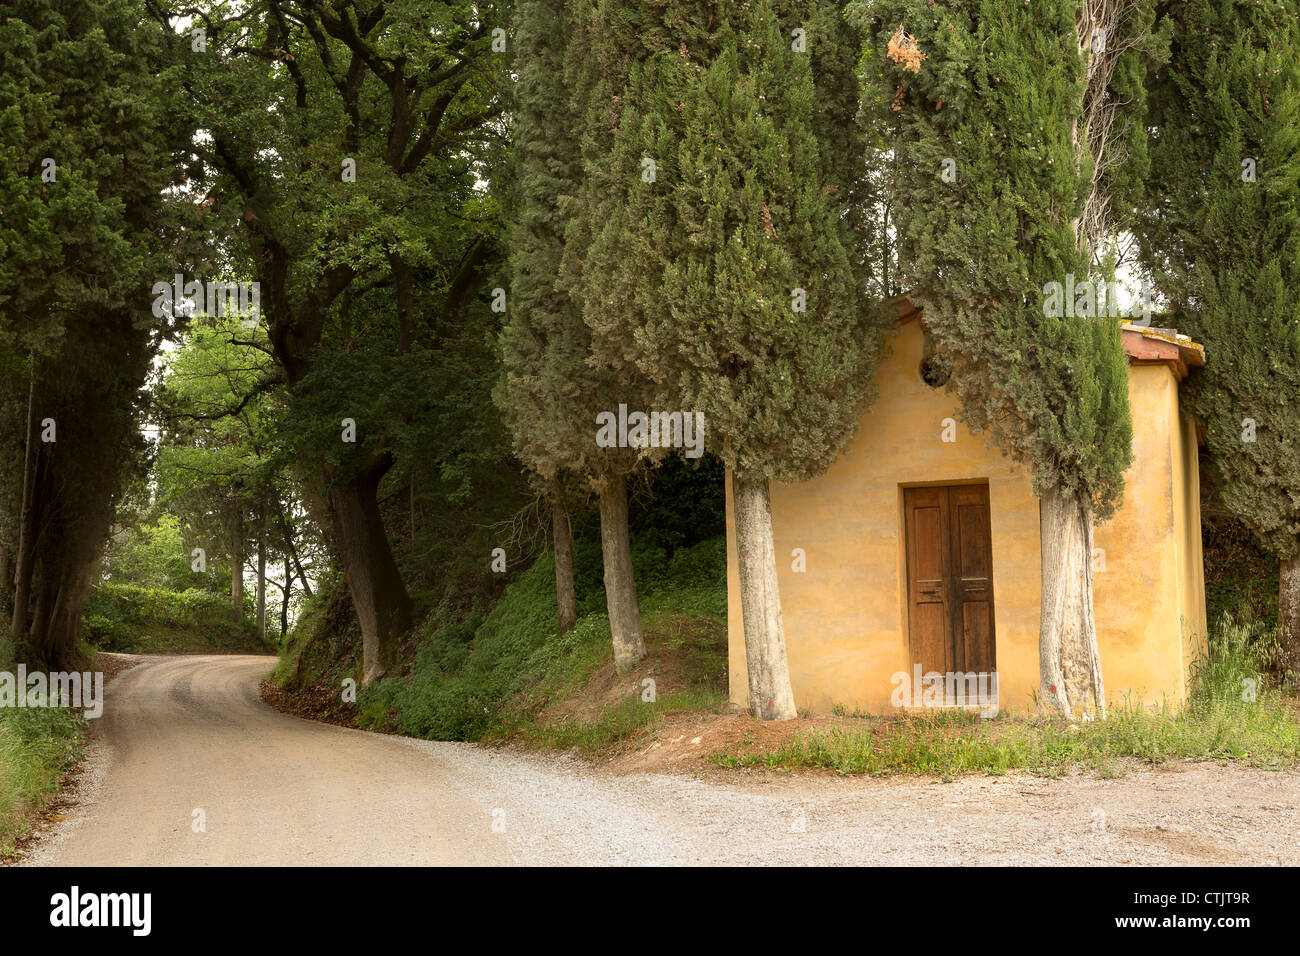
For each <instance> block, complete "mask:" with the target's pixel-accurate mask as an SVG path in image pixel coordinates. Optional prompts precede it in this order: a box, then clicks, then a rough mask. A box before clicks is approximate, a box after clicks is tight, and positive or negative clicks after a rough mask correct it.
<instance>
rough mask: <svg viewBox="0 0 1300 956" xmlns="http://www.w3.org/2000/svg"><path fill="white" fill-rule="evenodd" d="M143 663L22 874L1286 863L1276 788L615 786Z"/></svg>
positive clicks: (1291, 810) (1145, 774) (583, 767)
mask: <svg viewBox="0 0 1300 956" xmlns="http://www.w3.org/2000/svg"><path fill="white" fill-rule="evenodd" d="M141 661H142V663H140V664H139V665H138V666H136V667H133V668H132V669H130V670H128V671H126V672H124V673H123V674H121V676H119V677H118V678H117V679H116V680H114V681H113V682H112V683H111V684H110V685H109V687H108V689H107V693H106V705H105V710H104V715H103V717H102V718H100V719H99V720H98V721H96V722H95V723H96V726H95V727H94V730H93V733H92V746H91V750H90V754H89V757H88V761H87V772H86V773H85V774H84V775H83V780H82V783H81V785H80V787H79V791H78V794H77V805H76V806H75V807H74V809H73V810H72V811H70V816H69V818H68V819H67V820H66V821H64V822H63V823H62V824H61V825H59V826H58V827H57V829H56V830H55V832H54V834H53V835H52V836H51V838H50V839H49V840H48V841H47V842H46V843H45V844H44V845H43V846H41V847H40V848H39V849H38V850H37V851H36V852H35V853H33V855H32V856H31V857H30V858H29V860H28V863H30V864H56V865H59V864H63V865H164V864H165V865H209V864H229V865H239V866H258V865H277V864H308V865H312V864H315V865H326V864H336V865H343V866H363V865H370V864H471V865H472V864H481V865H494V864H551V863H561V864H564V863H568V864H634V865H637V864H695V863H720V864H742V865H754V864H773V863H785V864H790V863H793V864H845V863H848V864H852V863H857V864H864V863H865V864H871V863H889V864H900V863H901V864H908V863H911V864H918V863H919V864H1039V865H1043V864H1047V865H1051V864H1092V863H1097V864H1105V863H1130V864H1141V865H1152V864H1189V863H1196V864H1225V865H1235V866H1242V865H1246V866H1250V865H1266V866H1267V865H1277V864H1283V865H1295V864H1297V863H1300V812H1298V811H1297V809H1296V808H1297V806H1300V774H1297V773H1294V772H1289V771H1288V772H1268V771H1261V770H1254V769H1251V768H1246V767H1219V766H1216V765H1209V764H1198V765H1190V766H1185V767H1182V768H1173V769H1164V770H1159V769H1157V770H1151V769H1139V770H1136V771H1133V772H1130V773H1128V774H1126V775H1125V776H1123V777H1121V778H1118V779H1110V780H1103V779H1100V778H1097V777H1095V776H1093V775H1091V774H1073V775H1069V776H1066V777H1062V778H1058V779H1044V778H1039V777H1031V776H1027V775H1023V774H1008V775H1006V776H1003V777H966V778H962V779H959V780H957V781H955V782H953V783H947V784H943V783H938V782H936V781H932V780H918V779H915V778H904V779H887V780H876V779H865V780H864V779H843V778H837V777H833V776H830V775H815V776H793V777H790V776H781V775H775V774H759V775H737V776H736V777H735V779H734V782H730V781H727V782H722V783H719V782H716V781H708V780H701V779H694V778H691V777H688V776H665V775H639V776H638V775H618V774H613V773H605V772H602V771H599V770H594V769H592V768H591V767H590V766H589V765H588V764H586V763H583V762H580V761H577V760H574V759H570V758H567V757H555V756H547V755H543V756H534V755H521V754H517V753H511V752H508V751H499V750H490V749H485V748H481V747H477V746H474V745H470V744H454V743H436V742H431V741H421V740H410V739H407V738H402V737H393V736H384V735H379V734H369V733H364V732H361V731H357V730H348V729H344V728H340V727H334V726H330V725H326V724H318V723H314V722H311V721H305V720H300V719H298V718H295V717H289V716H286V715H284V714H281V713H279V712H277V711H275V710H274V709H272V708H271V707H269V706H268V705H266V704H264V703H263V702H262V701H261V700H260V699H259V697H258V682H259V681H260V680H261V679H262V678H263V677H264V676H265V675H266V674H267V672H268V671H269V670H270V669H271V667H272V665H273V664H274V660H273V659H272V658H269V657H229V656H222V657H147V658H142V659H141ZM196 811H199V812H200V813H201V817H199V816H196ZM199 819H201V820H202V823H203V826H202V828H199V827H197V825H196V821H197V820H199Z"/></svg>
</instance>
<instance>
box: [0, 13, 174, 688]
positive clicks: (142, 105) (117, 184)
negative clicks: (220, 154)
mask: <svg viewBox="0 0 1300 956" xmlns="http://www.w3.org/2000/svg"><path fill="white" fill-rule="evenodd" d="M143 18H144V9H143V6H142V5H139V4H137V3H136V2H135V0H94V2H91V3H85V2H77V3H69V2H65V0H22V2H15V3H10V4H7V5H6V8H5V12H4V15H3V17H0V61H2V62H3V63H4V65H5V69H4V71H3V75H2V76H0V569H3V571H4V573H5V577H6V579H9V580H12V581H13V582H14V590H13V599H12V607H13V613H12V617H11V623H10V630H11V632H12V635H13V638H14V643H15V645H16V650H17V652H18V654H19V655H20V656H21V657H22V658H24V659H26V660H27V661H29V662H31V663H35V664H38V665H42V666H46V667H49V668H71V667H73V666H74V665H76V664H77V662H78V658H79V657H80V651H79V638H80V629H81V612H82V609H83V608H84V606H85V602H86V600H87V598H88V596H89V591H90V587H91V585H92V584H93V583H94V579H95V575H96V573H97V570H98V563H97V559H98V556H99V555H100V553H101V552H102V548H103V544H104V542H105V540H106V538H107V535H108V530H109V527H110V524H111V522H112V517H113V512H114V506H115V502H116V498H117V496H118V495H119V493H120V491H121V488H122V484H123V481H124V477H125V475H126V473H127V472H128V471H129V470H130V469H131V468H132V467H133V466H136V465H138V463H139V458H138V457H137V456H138V455H139V453H140V452H141V451H142V442H141V439H140V435H139V429H138V426H137V424H136V415H137V413H138V412H139V404H140V402H141V393H140V389H141V387H142V385H143V384H144V380H145V377H146V375H147V373H148V370H149V362H150V359H151V357H152V356H153V354H155V352H156V348H157V345H158V338H159V334H160V333H162V332H163V331H164V330H165V328H166V323H167V321H168V320H167V319H166V318H164V319H158V318H155V317H153V316H151V314H150V303H151V298H150V295H149V288H150V285H151V283H152V282H154V281H156V280H158V279H161V278H163V277H165V276H170V275H171V274H172V272H173V271H174V270H173V268H172V263H174V262H175V256H176V253H177V251H178V250H179V249H182V248H184V247H186V246H191V243H189V242H188V241H187V240H186V238H185V233H184V232H183V231H182V229H183V225H184V224H185V223H186V222H187V221H192V218H191V217H190V215H189V211H187V210H186V208H185V207H186V206H187V205H189V204H187V203H184V202H180V201H176V200H174V199H170V198H169V196H168V192H169V190H172V189H175V188H176V187H178V186H179V185H180V182H179V179H180V175H179V170H178V169H177V167H176V166H175V165H174V164H173V162H172V158H173V156H174V155H175V153H176V151H178V150H179V149H180V148H181V147H182V146H183V145H184V143H185V142H186V141H187V140H188V138H189V133H190V130H189V128H188V127H187V125H186V121H185V117H184V115H183V113H182V112H181V111H177V110H174V109H173V104H171V103H170V102H169V94H168V93H167V90H168V89H169V88H171V86H170V84H172V83H174V81H175V60H174V59H172V58H171V56H170V54H169V53H168V51H167V45H166V41H167V39H168V37H167V35H166V34H165V33H164V32H163V31H162V30H160V29H158V28H156V27H152V26H151V25H150V24H149V23H147V22H143ZM160 77H161V78H162V82H161V83H160ZM160 89H161V91H162V92H161V93H160ZM11 562H12V563H11ZM7 590H8V588H7V587H5V588H3V589H0V595H3V597H7V596H8V595H7V594H5V593H4V592H7ZM0 656H3V654H2V653H0Z"/></svg>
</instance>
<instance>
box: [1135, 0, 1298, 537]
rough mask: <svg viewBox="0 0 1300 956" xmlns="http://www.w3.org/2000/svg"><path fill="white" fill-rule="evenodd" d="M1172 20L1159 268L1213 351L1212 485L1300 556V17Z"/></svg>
mask: <svg viewBox="0 0 1300 956" xmlns="http://www.w3.org/2000/svg"><path fill="white" fill-rule="evenodd" d="M1160 13H1161V16H1162V18H1163V23H1164V25H1165V27H1166V29H1167V31H1168V32H1169V35H1170V37H1171V45H1170V53H1169V56H1170V61H1169V63H1168V65H1167V66H1166V67H1164V68H1163V69H1161V70H1159V71H1157V72H1156V73H1155V74H1154V75H1153V77H1152V81H1151V88H1152V92H1151V103H1152V120H1151V136H1150V151H1151V157H1152V160H1151V175H1150V177H1149V179H1148V181H1147V184H1146V186H1147V191H1146V194H1145V197H1144V198H1145V203H1144V204H1143V206H1142V214H1141V216H1140V217H1139V228H1138V230H1137V234H1138V236H1139V238H1140V240H1141V246H1142V254H1143V261H1144V263H1145V264H1146V265H1147V266H1148V267H1149V268H1150V269H1151V270H1152V273H1153V275H1154V277H1155V281H1156V284H1157V286H1158V287H1159V289H1160V291H1161V292H1162V293H1163V294H1164V295H1165V296H1166V297H1167V298H1168V299H1169V301H1170V302H1171V304H1172V306H1173V309H1174V321H1175V322H1176V323H1177V325H1178V328H1179V330H1180V331H1182V332H1186V333H1188V334H1190V335H1191V336H1192V337H1193V338H1194V339H1195V340H1196V341H1198V342H1200V343H1202V344H1203V345H1204V346H1205V348H1206V367H1205V368H1204V369H1202V370H1200V371H1198V372H1197V373H1196V374H1195V375H1193V376H1191V378H1190V379H1189V380H1188V382H1187V385H1186V388H1185V393H1186V396H1187V398H1188V401H1189V405H1190V406H1191V407H1192V408H1193V409H1194V411H1195V412H1196V413H1197V415H1198V416H1199V417H1200V418H1201V419H1202V420H1203V421H1204V422H1205V423H1206V433H1207V443H1208V445H1209V450H1210V455H1211V463H1212V467H1213V469H1214V471H1215V472H1216V474H1215V475H1212V476H1209V477H1210V479H1211V481H1212V482H1213V483H1214V484H1215V485H1217V486H1218V491H1219V496H1220V497H1221V499H1222V501H1223V503H1224V505H1225V506H1226V507H1227V509H1228V510H1229V512H1230V513H1231V514H1232V515H1233V516H1235V517H1236V518H1237V519H1238V520H1240V521H1242V522H1244V523H1245V525H1246V526H1247V527H1248V528H1250V530H1251V531H1252V532H1253V533H1254V535H1255V536H1256V537H1257V539H1258V540H1259V542H1260V543H1261V544H1262V545H1263V546H1264V547H1265V548H1266V549H1267V550H1268V551H1269V552H1271V553H1272V554H1274V555H1276V556H1277V557H1279V558H1282V559H1288V558H1295V557H1298V556H1300V399H1298V398H1297V396H1300V312H1298V311H1297V304H1296V303H1297V299H1296V290H1297V288H1300V59H1297V56H1296V50H1297V48H1298V47H1300V7H1297V4H1296V3H1295V2H1293V0H1261V2H1256V3H1249V4H1246V3H1236V2H1230V0H1190V2H1180V3H1165V4H1161V8H1160ZM1246 163H1250V164H1252V165H1253V168H1247V166H1246V165H1244V164H1246ZM1252 172H1253V176H1252V175H1250V174H1251V173H1252ZM1247 420H1249V423H1248V422H1247ZM1248 430H1249V432H1250V435H1249V437H1248V435H1247V431H1248Z"/></svg>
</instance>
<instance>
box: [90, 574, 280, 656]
mask: <svg viewBox="0 0 1300 956" xmlns="http://www.w3.org/2000/svg"><path fill="white" fill-rule="evenodd" d="M246 597H249V596H247V595H246ZM251 611H252V606H251V600H246V602H245V613H244V615H243V616H240V615H237V614H236V613H235V611H234V608H232V607H231V606H230V599H229V598H228V597H226V596H225V595H221V594H213V593H212V592H210V591H204V590H198V589H190V590H186V591H169V590H164V589H161V588H153V587H142V586H139V585H133V584H118V583H111V582H105V583H102V584H100V585H98V586H97V587H96V588H95V589H94V590H93V591H92V592H91V596H90V601H89V602H88V603H87V605H86V611H85V614H84V616H83V618H82V635H83V637H84V638H85V639H86V641H87V642H89V643H90V644H91V645H93V646H95V647H99V648H102V649H103V650H106V651H115V652H130V651H134V652H139V653H148V652H159V651H163V650H167V649H173V650H199V649H203V648H205V647H206V648H211V649H244V650H261V651H264V650H266V644H265V643H264V642H263V641H261V640H260V639H259V637H258V635H257V630H256V628H255V627H254V625H253V623H252V620H251V613H250V612H251ZM176 632H182V633H180V634H178V633H176Z"/></svg>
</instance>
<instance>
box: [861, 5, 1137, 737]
mask: <svg viewBox="0 0 1300 956" xmlns="http://www.w3.org/2000/svg"><path fill="white" fill-rule="evenodd" d="M1103 6H1105V5H1103V4H1097V3H1093V2H1092V0H1084V2H1076V0H1044V2H1035V3H1032V4H1002V3H992V2H987V0H962V2H958V3H954V4H949V5H946V6H945V7H943V8H934V7H933V6H932V5H930V4H928V3H926V2H924V0H903V2H898V3H887V4H878V3H876V4H868V3H860V4H857V5H855V10H856V12H857V14H858V16H859V17H860V18H861V22H862V23H863V25H864V28H866V29H870V30H871V31H872V34H873V40H874V44H873V52H874V54H875V56H874V59H873V61H874V63H875V64H876V66H877V74H876V75H877V77H878V79H877V82H878V83H879V84H880V86H879V88H878V89H877V92H876V95H877V96H883V97H888V98H889V101H890V103H891V106H892V108H893V111H894V112H895V113H897V114H898V117H899V119H898V138H897V140H896V141H895V142H894V144H893V146H894V150H895V154H896V156H895V159H896V161H895V163H894V164H893V167H892V176H891V184H890V185H891V190H892V192H893V201H894V204H895V207H896V208H897V209H899V210H900V221H899V228H900V234H901V235H900V248H901V253H900V263H899V268H900V270H901V272H902V275H903V277H904V282H903V285H904V287H905V288H908V289H910V292H909V294H910V295H911V296H912V298H913V299H914V300H915V301H916V302H917V303H919V304H920V305H921V306H923V307H924V309H925V318H926V324H927V327H928V328H929V330H930V331H931V333H932V334H933V336H934V340H935V347H936V358H937V359H938V361H940V362H941V363H942V364H944V365H946V366H947V367H948V368H949V369H950V370H952V372H953V374H952V376H951V378H950V380H949V382H950V385H949V387H950V388H951V389H952V390H953V391H955V393H956V395H957V397H958V399H959V402H960V407H961V409H962V413H963V415H964V418H965V420H966V421H967V422H968V423H969V424H970V425H971V426H972V428H974V429H975V430H984V431H987V432H989V433H990V435H991V437H992V438H993V440H994V441H995V442H996V443H997V444H998V445H999V446H1000V447H1001V448H1002V449H1003V451H1004V452H1005V453H1006V454H1007V455H1008V456H1010V457H1011V458H1012V459H1013V460H1015V461H1017V462H1020V463H1023V464H1024V465H1026V466H1027V467H1028V468H1029V470H1030V471H1031V473H1032V475H1033V485H1034V489H1035V492H1036V494H1038V496H1039V500H1040V529H1041V530H1040V534H1041V544H1040V547H1041V554H1042V559H1041V563H1042V602H1041V621H1040V635H1039V657H1040V690H1039V693H1040V703H1041V704H1042V705H1045V706H1048V707H1051V708H1052V709H1055V710H1057V711H1059V712H1061V713H1066V714H1070V713H1073V712H1075V711H1079V710H1084V711H1087V710H1091V709H1093V708H1095V709H1097V710H1098V711H1100V712H1101V713H1102V714H1103V715H1104V713H1105V689H1104V684H1103V681H1102V674H1101V663H1100V657H1099V654H1098V651H1097V637H1096V625H1095V622H1094V619H1093V606H1092V605H1093V602H1092V572H1091V567H1090V560H1091V552H1092V535H1093V530H1092V529H1093V522H1094V520H1095V519H1097V520H1100V519H1104V518H1106V517H1107V516H1109V515H1110V514H1111V512H1113V510H1114V509H1115V507H1116V506H1117V505H1118V503H1119V502H1120V500H1121V498H1122V494H1123V474H1124V470H1125V469H1126V468H1127V466H1128V465H1129V463H1130V461H1131V459H1132V450H1131V439H1132V425H1131V420H1130V417H1129V409H1128V392H1127V382H1128V376H1127V363H1126V359H1125V356H1124V352H1123V349H1122V346H1121V342H1120V332H1119V324H1118V320H1117V319H1116V318H1113V317H1111V318H1108V317H1093V316H1089V315H1084V316H1079V317H1073V316H1072V315H1071V314H1070V311H1069V310H1064V311H1063V312H1062V313H1061V314H1049V313H1052V311H1053V310H1051V309H1049V308H1047V307H1046V304H1045V302H1044V288H1045V286H1046V285H1047V284H1048V283H1051V282H1057V283H1061V284H1062V285H1065V284H1066V283H1067V278H1068V277H1069V276H1071V275H1072V276H1074V277H1075V278H1076V279H1078V280H1084V279H1087V278H1090V277H1093V276H1095V275H1096V270H1095V267H1094V257H1095V255H1096V253H1097V247H1098V245H1099V244H1100V242H1101V240H1103V239H1104V238H1105V235H1106V233H1107V231H1108V230H1110V229H1113V228H1114V225H1115V223H1114V221H1113V216H1112V215H1111V213H1110V206H1109V202H1108V199H1109V195H1110V190H1114V189H1122V188H1123V187H1125V186H1127V185H1128V184H1130V183H1131V181H1132V171H1131V168H1130V169H1127V170H1125V169H1122V168H1120V169H1117V168H1116V166H1115V164H1116V163H1117V162H1118V160H1119V158H1120V157H1119V156H1118V155H1117V154H1115V153H1112V152H1107V149H1108V144H1109V148H1110V149H1113V148H1114V147H1115V145H1116V144H1117V143H1119V142H1125V141H1129V140H1131V139H1132V132H1133V130H1134V129H1135V128H1138V127H1139V126H1140V123H1136V122H1135V121H1134V117H1133V113H1132V112H1130V113H1120V114H1119V115H1118V117H1117V116H1116V114H1115V110H1114V108H1113V106H1112V105H1111V104H1113V103H1115V102H1119V100H1118V98H1113V99H1112V98H1108V97H1107V96H1106V93H1107V92H1108V91H1111V92H1113V90H1112V88H1111V82H1112V80H1115V81H1123V82H1131V80H1132V66H1131V64H1132V60H1133V56H1132V53H1133V51H1134V49H1135V47H1134V46H1133V44H1135V43H1138V42H1140V41H1141V39H1142V37H1143V36H1144V35H1145V32H1146V28H1147V25H1148V23H1149V12H1147V13H1144V11H1143V10H1142V9H1141V8H1140V6H1138V5H1135V4H1129V5H1127V6H1126V5H1124V4H1118V5H1112V6H1111V7H1108V8H1107V9H1108V10H1110V11H1111V14H1112V15H1115V12H1116V11H1118V12H1119V13H1122V14H1123V16H1122V17H1121V19H1119V20H1118V21H1113V20H1112V21H1106V20H1100V19H1098V16H1099V11H1100V10H1101V8H1102V7H1103ZM900 24H905V25H906V28H907V31H911V33H908V32H907V31H904V30H903V29H902V28H900V26H899V25H900ZM1096 31H1100V35H1098V33H1097V32H1096ZM1126 53H1127V54H1128V57H1127V59H1126V56H1125V55H1126ZM1117 64H1118V65H1119V66H1120V67H1122V68H1121V69H1117ZM1139 116H1140V114H1139ZM1107 134H1109V135H1107ZM1140 159H1141V157H1140V155H1136V156H1135V155H1132V154H1130V156H1129V161H1130V162H1137V161H1140ZM1117 172H1124V173H1125V175H1124V176H1117V175H1116V173H1117ZM1095 312H1096V310H1093V314H1094V315H1095Z"/></svg>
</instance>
